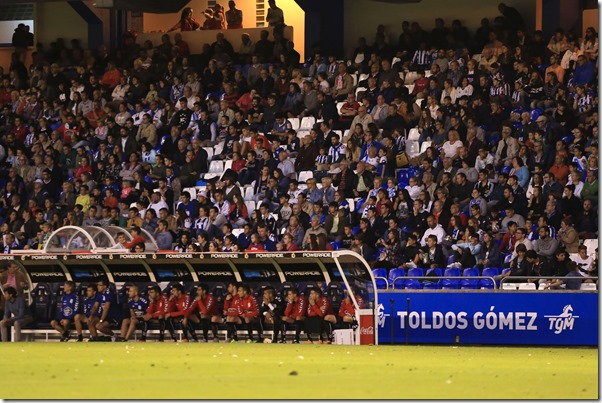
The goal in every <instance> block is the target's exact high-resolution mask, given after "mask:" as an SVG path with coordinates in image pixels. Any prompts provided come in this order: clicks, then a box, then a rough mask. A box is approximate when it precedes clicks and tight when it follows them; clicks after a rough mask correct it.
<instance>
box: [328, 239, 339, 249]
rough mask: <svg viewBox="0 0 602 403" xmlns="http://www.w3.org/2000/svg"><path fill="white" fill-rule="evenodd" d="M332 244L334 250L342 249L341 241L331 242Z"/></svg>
mask: <svg viewBox="0 0 602 403" xmlns="http://www.w3.org/2000/svg"><path fill="white" fill-rule="evenodd" d="M330 246H332V250H339V249H341V243H340V242H338V241H333V242H330Z"/></svg>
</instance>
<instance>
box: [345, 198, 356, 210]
mask: <svg viewBox="0 0 602 403" xmlns="http://www.w3.org/2000/svg"><path fill="white" fill-rule="evenodd" d="M347 203H349V211H350V212H352V211H355V200H353V199H351V198H349V199H347Z"/></svg>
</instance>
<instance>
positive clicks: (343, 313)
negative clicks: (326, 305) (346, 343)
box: [337, 290, 364, 328]
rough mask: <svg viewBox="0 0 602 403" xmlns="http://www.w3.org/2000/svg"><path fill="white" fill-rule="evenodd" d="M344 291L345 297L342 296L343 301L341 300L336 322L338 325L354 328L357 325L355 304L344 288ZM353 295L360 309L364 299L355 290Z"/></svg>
mask: <svg viewBox="0 0 602 403" xmlns="http://www.w3.org/2000/svg"><path fill="white" fill-rule="evenodd" d="M344 292H345V294H344V295H345V298H343V301H342V302H341V307H340V308H339V315H338V318H337V322H338V324H339V326H340V327H345V328H355V327H356V326H357V317H356V316H355V306H354V305H353V301H351V297H350V296H349V291H347V290H345V291H344ZM353 295H354V296H355V301H356V302H357V304H358V305H359V307H360V309H362V308H363V307H364V299H363V298H362V297H361V296H360V295H359V293H357V292H355V293H354V294H353Z"/></svg>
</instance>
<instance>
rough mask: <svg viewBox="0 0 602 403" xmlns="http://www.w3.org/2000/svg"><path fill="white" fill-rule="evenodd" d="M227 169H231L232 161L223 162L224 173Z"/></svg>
mask: <svg viewBox="0 0 602 403" xmlns="http://www.w3.org/2000/svg"><path fill="white" fill-rule="evenodd" d="M228 169H232V160H226V161H224V171H226V170H228Z"/></svg>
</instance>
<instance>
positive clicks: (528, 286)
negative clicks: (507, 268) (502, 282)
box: [518, 283, 537, 291]
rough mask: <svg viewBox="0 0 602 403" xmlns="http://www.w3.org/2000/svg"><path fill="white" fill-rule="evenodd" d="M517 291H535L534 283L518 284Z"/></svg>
mask: <svg viewBox="0 0 602 403" xmlns="http://www.w3.org/2000/svg"><path fill="white" fill-rule="evenodd" d="M518 289H519V290H532V291H535V290H537V286H536V285H535V283H518Z"/></svg>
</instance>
